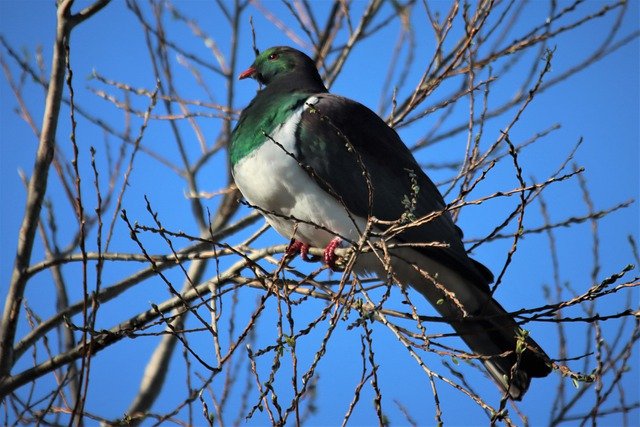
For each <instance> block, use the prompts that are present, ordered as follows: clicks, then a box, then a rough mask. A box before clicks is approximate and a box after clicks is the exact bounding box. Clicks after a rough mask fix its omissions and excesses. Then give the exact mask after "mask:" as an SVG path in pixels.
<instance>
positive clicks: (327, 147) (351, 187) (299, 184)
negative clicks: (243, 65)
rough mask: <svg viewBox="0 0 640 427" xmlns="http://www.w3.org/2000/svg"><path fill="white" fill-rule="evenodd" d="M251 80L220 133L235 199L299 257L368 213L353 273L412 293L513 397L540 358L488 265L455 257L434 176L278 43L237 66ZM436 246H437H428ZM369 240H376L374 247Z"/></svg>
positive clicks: (349, 230) (460, 251)
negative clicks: (234, 116) (500, 298)
mask: <svg viewBox="0 0 640 427" xmlns="http://www.w3.org/2000/svg"><path fill="white" fill-rule="evenodd" d="M247 78H252V79H255V80H257V81H258V82H259V83H260V89H259V90H258V91H257V94H256V95H255V97H254V98H253V100H252V101H251V102H250V103H249V104H248V105H247V106H246V107H245V108H244V109H243V111H242V112H241V114H240V117H239V119H238V121H237V123H236V125H235V127H234V129H233V131H232V135H231V140H230V144H229V147H228V154H229V158H230V164H231V169H232V175H233V178H234V181H235V184H236V186H237V188H238V189H239V190H240V192H241V193H242V196H243V197H244V199H245V200H246V202H247V204H248V205H249V206H251V207H253V208H254V209H256V210H258V211H259V212H260V213H261V214H262V215H263V216H264V217H265V219H266V221H267V222H268V223H269V224H270V225H271V226H272V227H273V228H274V229H275V230H276V231H277V232H278V233H279V234H281V235H282V236H283V237H285V238H287V239H290V245H289V247H288V250H287V253H289V254H294V255H295V254H297V253H298V252H299V253H300V255H301V257H302V258H305V259H307V251H308V248H309V247H318V248H325V249H324V252H323V254H324V255H323V260H324V262H325V263H326V264H328V265H329V266H330V267H332V268H334V269H335V268H336V266H335V261H336V256H335V251H336V249H337V248H340V247H346V246H349V245H354V244H356V242H358V241H359V239H360V238H361V236H362V235H363V232H364V231H365V230H366V229H367V224H368V221H371V220H372V219H375V222H374V223H373V229H372V230H371V233H370V239H371V241H372V242H374V243H375V242H377V243H378V244H379V245H380V244H381V242H382V241H384V244H386V245H388V247H390V248H391V249H389V250H388V254H389V256H388V258H387V260H386V261H385V259H384V258H383V257H381V256H380V255H379V254H376V253H375V252H374V251H369V252H363V253H360V254H359V255H358V257H357V259H356V262H355V264H354V266H353V272H355V273H356V274H358V275H362V276H371V275H376V276H378V277H381V278H385V277H389V272H391V275H392V276H391V277H392V278H393V281H394V282H397V283H398V284H399V285H400V286H403V287H407V286H409V287H411V288H413V289H415V290H416V291H418V292H419V293H420V294H422V295H423V296H424V297H425V298H426V299H427V300H428V301H429V302H430V303H431V305H433V307H434V308H435V309H436V311H438V312H439V314H440V315H441V316H442V317H443V318H444V320H445V321H446V322H447V323H449V324H450V325H451V326H452V327H453V329H454V330H455V331H456V333H457V334H458V335H459V336H460V337H461V338H462V340H463V341H464V342H465V343H466V345H467V346H468V347H469V348H470V349H471V351H472V352H473V354H474V355H476V356H477V358H478V360H480V361H481V362H482V364H483V365H484V366H485V368H486V370H487V371H488V373H489V374H490V377H491V378H493V380H494V381H495V383H496V384H497V385H498V387H499V389H500V390H502V392H503V395H504V396H506V397H508V398H511V399H514V400H521V399H522V397H523V395H524V393H525V392H526V391H527V389H528V387H529V385H530V381H531V378H533V377H545V376H547V375H548V374H549V373H550V372H551V370H552V366H553V365H552V362H551V360H550V358H549V356H548V355H547V354H546V353H545V352H544V350H543V349H542V348H541V346H540V345H538V344H537V343H536V342H535V341H534V340H533V339H532V338H531V337H530V336H529V334H528V332H526V331H524V330H523V329H522V328H520V326H519V325H518V323H517V322H516V321H515V320H514V318H513V317H512V316H510V315H509V314H508V312H507V311H506V310H505V309H504V308H503V307H502V306H501V305H500V304H499V303H498V302H497V301H496V300H495V299H494V298H493V295H492V292H491V288H490V284H491V283H492V282H493V275H492V273H491V272H490V270H489V269H488V268H487V267H485V266H484V265H483V264H481V263H480V262H478V261H476V260H474V259H472V258H471V257H469V255H468V254H467V252H466V250H465V248H464V245H463V242H462V236H463V235H462V231H461V229H460V228H459V227H458V226H457V225H456V224H455V223H454V221H453V218H452V216H451V214H450V212H448V211H447V205H446V203H445V201H444V199H443V197H442V195H441V193H440V192H439V190H438V188H437V187H436V185H435V184H434V183H433V182H432V181H431V179H430V178H429V177H428V176H427V175H426V173H425V172H424V171H423V169H422V168H421V167H420V165H419V164H418V162H417V161H416V159H415V158H414V156H413V154H412V153H411V151H410V150H409V149H408V148H407V146H406V145H405V144H404V143H403V142H402V140H401V138H400V136H399V135H398V134H397V132H396V131H395V130H394V129H393V128H391V127H390V126H389V125H388V124H387V123H386V122H385V121H384V120H383V119H382V118H380V117H379V116H378V115H377V114H376V113H374V112H373V111H372V110H370V109H369V108H368V107H366V106H365V105H363V104H361V103H358V102H356V101H353V100H351V99H348V98H345V97H342V96H339V95H335V94H331V93H329V91H328V90H327V88H326V87H325V85H324V83H323V81H322V78H321V77H320V74H319V72H318V69H317V67H316V64H315V62H314V61H313V60H312V59H311V58H310V57H309V56H308V55H306V54H305V53H303V52H301V51H299V50H297V49H294V48H292V47H288V46H275V47H271V48H269V49H266V50H264V51H263V52H261V53H259V54H257V56H256V58H255V61H254V62H253V64H252V65H251V66H250V67H249V68H248V69H246V70H245V71H244V72H242V73H241V74H240V75H239V79H241V80H242V79H247ZM436 243H437V244H436ZM378 247H379V246H378Z"/></svg>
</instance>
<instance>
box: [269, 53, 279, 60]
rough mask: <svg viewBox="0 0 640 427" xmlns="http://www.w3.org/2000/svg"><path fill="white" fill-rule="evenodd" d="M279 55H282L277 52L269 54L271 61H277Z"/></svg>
mask: <svg viewBox="0 0 640 427" xmlns="http://www.w3.org/2000/svg"><path fill="white" fill-rule="evenodd" d="M279 56H280V55H278V54H277V53H272V54H271V55H269V61H275V60H276V59H278V57H279Z"/></svg>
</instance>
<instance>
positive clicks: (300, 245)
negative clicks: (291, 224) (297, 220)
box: [286, 240, 311, 261]
mask: <svg viewBox="0 0 640 427" xmlns="http://www.w3.org/2000/svg"><path fill="white" fill-rule="evenodd" d="M298 253H300V258H302V260H303V261H311V260H310V259H309V245H308V244H307V243H304V242H301V241H300V240H293V241H292V242H291V243H290V244H289V247H288V248H287V252H286V256H293V257H295V256H296V254H298Z"/></svg>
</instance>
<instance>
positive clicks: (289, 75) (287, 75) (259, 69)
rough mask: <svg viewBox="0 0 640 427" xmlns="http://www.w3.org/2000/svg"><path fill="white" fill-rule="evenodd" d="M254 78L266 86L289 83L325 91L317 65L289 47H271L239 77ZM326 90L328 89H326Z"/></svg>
mask: <svg viewBox="0 0 640 427" xmlns="http://www.w3.org/2000/svg"><path fill="white" fill-rule="evenodd" d="M249 77H251V78H254V79H256V80H258V81H259V82H260V83H262V84H264V85H267V86H268V85H270V84H272V83H275V82H282V81H287V82H289V83H294V84H295V83H296V82H298V83H301V84H302V83H304V84H307V85H309V84H310V85H313V86H317V85H318V84H319V85H320V87H321V88H322V89H324V84H323V83H322V79H321V78H320V75H319V74H318V70H317V68H316V65H315V63H314V62H313V60H312V59H311V58H309V57H308V56H307V55H306V54H304V53H302V52H300V51H299V50H297V49H294V48H292V47H288V46H276V47H271V48H269V49H267V50H265V51H264V52H262V53H261V54H260V55H258V56H257V57H256V60H255V61H253V64H252V65H251V66H250V67H249V68H247V69H246V70H245V71H243V72H242V73H241V74H240V76H239V77H238V78H239V79H240V80H242V79H246V78H249ZM324 90H326V89H324Z"/></svg>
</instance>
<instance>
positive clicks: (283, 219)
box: [233, 96, 365, 247]
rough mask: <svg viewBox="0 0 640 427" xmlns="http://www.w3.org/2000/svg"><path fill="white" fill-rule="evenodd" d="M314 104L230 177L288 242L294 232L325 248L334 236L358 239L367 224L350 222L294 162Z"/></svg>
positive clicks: (309, 102)
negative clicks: (303, 123)
mask: <svg viewBox="0 0 640 427" xmlns="http://www.w3.org/2000/svg"><path fill="white" fill-rule="evenodd" d="M315 102H317V98H316V97H313V96H312V97H310V98H309V99H307V101H306V102H305V103H304V105H303V106H302V107H300V108H299V109H298V110H297V111H296V112H295V113H294V114H292V115H291V117H290V118H289V119H287V121H286V122H285V123H283V124H282V125H280V126H278V127H277V128H276V129H275V130H274V131H273V133H272V135H270V137H266V140H265V142H264V143H263V144H262V145H260V146H259V147H258V148H257V149H256V150H254V151H253V152H252V153H250V154H248V155H247V156H245V157H244V158H242V159H241V160H240V161H239V162H238V163H237V164H236V165H235V167H234V169H233V175H234V178H235V181H236V185H237V186H238V188H239V189H240V191H241V192H242V195H243V196H244V198H245V199H246V200H247V201H248V202H249V203H250V204H252V205H253V206H255V207H257V208H258V209H259V210H260V211H261V213H262V214H263V215H265V217H266V218H267V221H269V223H270V224H271V225H272V226H273V227H274V228H275V229H276V230H277V231H278V232H279V233H280V234H282V235H283V236H286V237H288V238H291V237H293V234H294V230H295V238H296V239H297V240H301V241H303V242H305V243H308V244H310V245H312V246H317V247H324V246H326V245H327V244H328V243H329V242H330V241H331V239H333V238H334V237H335V236H336V235H337V236H340V237H343V238H345V237H346V238H347V239H350V240H351V241H356V240H357V239H358V236H359V232H358V230H360V231H362V230H363V229H364V224H365V221H364V220H363V219H362V218H356V217H353V218H351V217H350V216H349V214H348V213H347V211H346V208H345V207H344V206H342V205H341V204H340V203H339V202H338V201H337V200H336V199H334V198H333V197H332V196H331V195H329V194H328V193H326V192H325V191H324V190H323V189H322V188H321V187H320V186H319V185H318V184H317V183H316V182H315V181H314V180H313V179H312V178H311V177H310V176H309V175H308V174H307V172H305V171H304V170H303V169H302V168H301V167H300V165H299V164H298V161H297V160H296V159H295V158H294V157H296V158H297V152H296V129H297V127H298V124H299V122H300V119H301V116H302V112H303V111H304V110H305V109H307V108H309V105H313V104H314V103H315ZM296 220H297V221H296ZM354 222H355V223H354ZM296 223H297V226H296ZM317 226H320V227H321V228H319V227H317ZM296 227H297V228H296ZM323 228H324V229H326V230H332V231H333V233H329V232H327V231H326V230H324V229H323Z"/></svg>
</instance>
